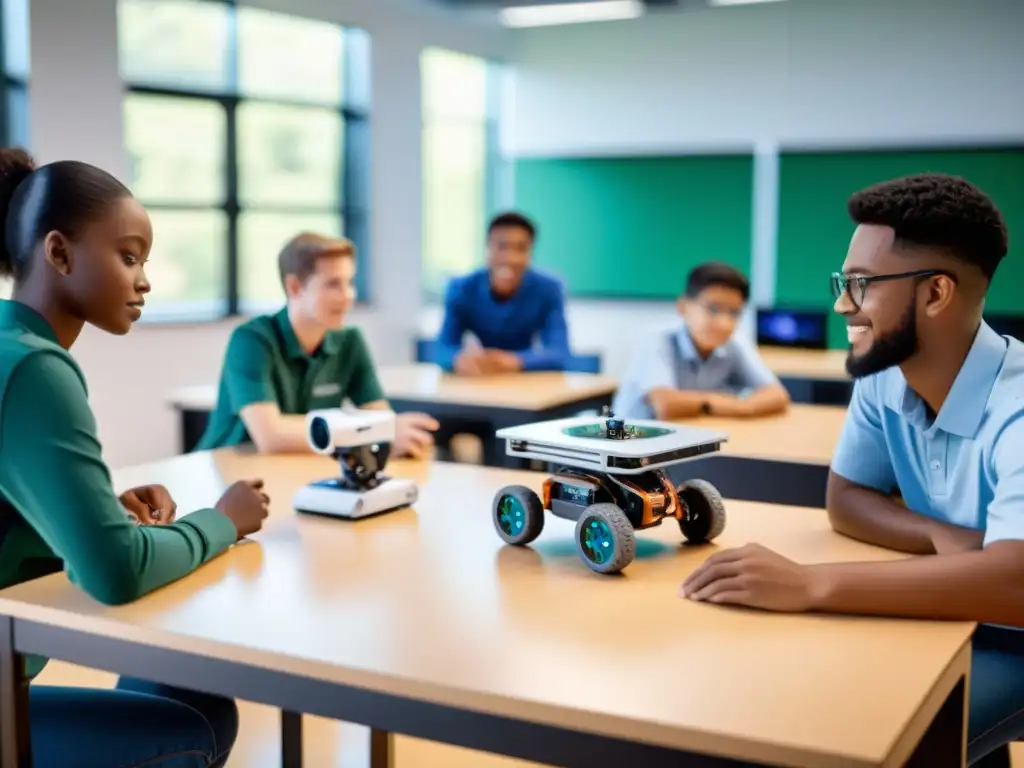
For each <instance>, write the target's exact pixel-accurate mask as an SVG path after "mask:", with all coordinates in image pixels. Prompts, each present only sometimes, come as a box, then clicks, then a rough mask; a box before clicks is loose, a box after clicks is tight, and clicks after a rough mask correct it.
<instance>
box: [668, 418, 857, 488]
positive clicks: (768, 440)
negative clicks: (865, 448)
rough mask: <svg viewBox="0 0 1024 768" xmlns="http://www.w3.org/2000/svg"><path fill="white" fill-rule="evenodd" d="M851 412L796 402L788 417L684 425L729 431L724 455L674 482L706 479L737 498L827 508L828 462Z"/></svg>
mask: <svg viewBox="0 0 1024 768" xmlns="http://www.w3.org/2000/svg"><path fill="white" fill-rule="evenodd" d="M845 420H846V408H842V407H840V406H835V405H808V404H806V403H792V404H791V405H790V406H789V408H788V409H787V411H786V412H785V413H780V414H776V415H772V416H759V417H757V418H723V417H720V416H699V417H697V418H693V419H683V420H681V421H679V423H680V424H685V425H688V426H694V427H700V428H704V429H713V430H716V431H718V432H725V433H726V434H727V435H728V436H729V439H728V441H727V442H725V443H723V444H722V449H721V453H720V454H717V455H711V456H707V457H705V458H701V459H698V460H695V461H689V462H686V463H684V464H679V465H677V466H675V467H672V468H670V470H669V474H670V475H671V477H672V479H673V480H675V481H677V482H678V481H680V480H683V479H688V478H696V477H699V478H703V479H705V480H708V481H709V482H711V483H714V485H715V486H717V487H718V489H719V490H720V491H721V492H722V493H723V494H725V495H726V496H729V497H730V498H734V499H744V500H747V501H764V502H768V503H771V504H792V505H793V506H798V507H823V506H825V486H826V484H827V483H828V472H829V463H830V462H831V461H832V454H833V452H834V451H835V447H836V444H837V443H838V442H839V435H840V434H841V433H842V430H843V424H844V422H845Z"/></svg>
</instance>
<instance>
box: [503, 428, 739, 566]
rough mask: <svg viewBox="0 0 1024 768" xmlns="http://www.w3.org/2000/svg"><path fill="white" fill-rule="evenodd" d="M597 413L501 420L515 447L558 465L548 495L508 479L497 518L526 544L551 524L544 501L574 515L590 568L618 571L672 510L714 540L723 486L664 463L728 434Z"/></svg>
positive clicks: (690, 535) (690, 537)
mask: <svg viewBox="0 0 1024 768" xmlns="http://www.w3.org/2000/svg"><path fill="white" fill-rule="evenodd" d="M602 418H603V421H595V420H594V419H593V417H574V418H569V419H556V420H553V421H543V422H537V423H533V424H523V425H520V426H516V427H510V428H507V429H502V430H499V431H498V432H497V436H498V437H499V438H503V439H504V440H505V441H506V452H507V453H508V455H509V456H514V457H517V458H521V459H539V460H541V461H544V462H547V463H549V464H554V465H555V466H556V467H558V470H557V472H556V473H555V474H552V475H551V476H549V477H548V478H546V479H545V481H544V486H543V491H542V495H541V496H538V495H537V494H536V493H535V492H534V491H533V490H532V489H530V488H527V487H526V486H522V485H509V486H506V487H504V488H502V489H501V490H499V491H498V493H497V494H496V495H495V497H494V502H493V504H492V521H493V523H494V527H495V529H496V530H497V532H498V535H499V536H500V537H501V538H502V539H503V540H504V541H505V542H506V543H507V544H512V545H516V546H524V545H526V544H529V543H530V542H532V541H533V540H534V539H536V538H537V537H538V536H539V535H540V533H541V531H542V530H543V528H544V513H545V511H548V512H550V513H551V514H553V515H555V516H557V517H561V518H564V519H566V520H574V521H575V522H576V551H577V553H578V554H579V556H580V559H582V560H583V562H584V563H586V564H587V565H588V566H589V567H590V568H591V570H593V571H595V572H597V573H602V574H610V573H618V572H619V571H621V570H622V569H624V568H625V567H626V566H627V565H629V564H630V563H631V562H632V560H633V556H634V554H635V553H636V539H635V536H634V531H637V530H642V529H644V528H652V527H654V526H656V525H660V524H661V522H662V521H663V520H665V519H666V518H670V517H671V518H675V520H676V521H677V522H678V524H679V528H680V531H681V532H682V534H683V537H684V538H685V539H686V540H687V541H689V542H693V543H700V542H708V541H712V540H713V539H715V538H717V537H718V536H719V535H720V534H721V533H722V531H723V530H724V529H725V506H724V504H723V503H722V497H721V494H719V492H718V490H717V489H716V488H715V487H714V486H713V485H712V484H711V483H709V482H707V481H705V480H687V481H685V482H683V483H681V484H680V485H679V486H678V487H676V486H675V485H673V483H672V481H671V480H670V479H669V478H668V476H667V475H666V474H665V472H664V468H666V467H669V466H672V465H674V464H679V463H681V462H684V461H690V460H692V459H696V458H700V457H703V456H707V455H709V454H711V453H714V452H716V451H718V450H720V448H721V444H722V443H723V442H725V441H726V440H727V439H728V438H727V436H726V435H724V434H722V433H719V432H713V431H710V430H706V429H696V428H692V427H685V426H682V425H679V424H671V423H663V422H658V421H651V420H636V421H633V422H632V423H631V424H626V423H625V421H624V420H623V419H620V418H616V417H615V416H614V414H612V413H611V412H610V411H609V410H608V409H607V408H606V409H605V410H604V413H603V414H602Z"/></svg>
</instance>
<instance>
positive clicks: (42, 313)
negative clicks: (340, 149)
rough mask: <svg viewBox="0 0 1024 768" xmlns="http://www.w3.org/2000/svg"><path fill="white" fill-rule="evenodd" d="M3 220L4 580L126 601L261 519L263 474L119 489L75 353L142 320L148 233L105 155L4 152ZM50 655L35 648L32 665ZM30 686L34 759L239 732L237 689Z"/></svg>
mask: <svg viewBox="0 0 1024 768" xmlns="http://www.w3.org/2000/svg"><path fill="white" fill-rule="evenodd" d="M0 222H5V224H4V230H5V231H4V232H3V237H2V238H0V276H3V277H12V278H13V279H14V294H13V299H12V300H10V301H2V302H0V588H3V587H7V586H10V585H13V584H17V583H20V582H23V581H27V580H29V579H33V578H37V577H39V576H42V575H44V574H48V573H54V572H57V571H60V570H61V569H64V570H66V571H67V573H68V575H69V577H70V578H71V580H72V581H73V582H75V583H76V584H78V585H79V586H80V587H81V588H82V589H84V590H85V591H86V592H88V593H89V595H91V596H92V597H93V598H95V599H96V600H98V601H100V602H102V603H106V604H109V605H114V604H119V603H127V602H130V601H132V600H135V599H137V598H139V597H141V596H142V595H145V594H147V593H149V592H151V591H153V590H154V589H157V588H159V587H161V586H163V585H165V584H168V583H169V582H172V581H175V580H176V579H179V578H180V577H182V576H184V575H186V574H188V573H190V572H191V571H193V570H195V569H196V568H198V567H199V566H201V565H202V564H203V563H206V562H208V561H209V560H211V559H212V558H214V557H216V556H217V555H219V554H220V553H222V552H223V551H225V550H226V549H228V547H230V546H231V545H232V544H233V543H234V542H235V541H236V540H238V539H239V538H241V537H242V536H245V535H248V534H251V533H254V532H256V531H258V530H259V529H260V527H261V526H262V523H263V519H264V518H265V517H266V515H267V503H268V499H267V497H266V496H265V495H264V494H262V493H261V491H260V488H261V487H262V483H261V482H260V481H251V482H245V481H243V482H238V483H235V484H234V485H232V486H231V487H229V488H228V489H227V491H226V492H225V493H224V495H223V496H221V498H220V500H219V501H218V502H217V504H216V507H215V508H213V509H201V510H197V511H195V512H193V513H192V514H190V515H188V516H187V517H184V518H182V519H180V520H175V519H174V517H175V512H176V508H175V504H174V501H173V499H172V498H171V497H170V494H169V493H168V492H167V489H166V488H163V487H162V486H158V485H150V486H143V487H140V488H134V489H131V490H129V491H126V492H125V493H123V494H122V495H121V497H120V499H119V498H118V497H117V496H116V495H115V494H114V491H113V489H112V488H111V478H110V473H109V471H108V470H107V467H106V465H105V464H104V463H103V458H102V456H101V450H100V443H99V440H98V438H97V436H96V425H95V422H94V419H93V414H92V412H91V411H90V409H89V402H88V399H87V396H86V385H85V379H84V377H83V375H82V372H81V370H80V369H79V367H78V365H77V364H76V363H75V361H74V360H73V359H72V357H71V355H70V354H68V350H69V349H70V347H71V345H72V344H73V343H74V342H75V340H76V339H77V338H78V335H79V334H80V333H81V331H82V328H83V326H84V325H85V324H86V323H89V324H91V325H94V326H96V327H98V328H100V329H101V330H104V331H107V332H108V333H114V334H118V335H121V334H125V333H128V331H129V330H130V329H131V326H132V323H134V322H135V321H136V320H138V319H139V317H140V315H141V313H142V305H143V303H144V297H145V295H146V294H147V293H149V289H150V286H149V282H148V281H147V280H146V275H145V272H144V267H145V263H146V258H147V256H148V254H149V249H150V245H151V242H152V232H151V229H150V221H149V217H148V216H147V214H146V211H145V210H144V209H143V207H142V206H141V205H139V203H138V202H136V200H135V199H134V198H133V197H132V196H131V193H130V192H129V191H128V190H127V189H126V188H125V187H124V186H122V185H121V183H120V182H118V181H117V180H116V179H114V178H113V177H112V176H110V175H109V174H107V173H105V172H104V171H101V170H99V169H98V168H94V167H92V166H90V165H86V164H84V163H77V162H70V161H64V162H57V163H51V164H49V165H44V166H43V167H41V168H39V169H38V170H35V169H34V165H33V162H32V160H31V158H30V157H29V156H28V155H27V154H26V153H25V152H23V151H22V150H15V149H0ZM123 364H124V365H125V369H126V370H125V375H126V376H129V377H131V376H132V375H133V374H132V371H131V370H130V369H131V367H132V366H131V364H130V361H128V360H125V361H123ZM139 381H140V383H139V386H146V385H145V384H143V383H142V380H141V379H140V380H139ZM130 518H131V519H130ZM140 523H141V524H140ZM45 663H46V660H45V659H39V658H36V657H29V658H28V659H27V665H26V666H27V670H28V673H29V675H31V676H33V677H34V676H35V675H36V674H38V672H39V671H40V670H41V669H42V667H43V665H44V664H45ZM29 699H30V740H31V746H32V751H33V763H32V764H33V765H34V766H37V768H50V767H52V768H57V767H58V766H64V765H70V764H73V763H74V764H85V763H87V764H88V765H142V764H146V765H156V764H158V763H159V765H161V766H168V767H170V766H175V768H193V767H195V768H208V767H209V766H221V765H224V763H225V762H226V760H227V756H228V753H229V752H230V750H231V748H232V746H233V744H234V741H235V737H236V735H237V730H238V711H237V708H236V706H235V703H234V702H233V701H231V700H229V699H222V698H219V697H216V696H209V695H206V694H199V693H194V692H190V691H182V690H177V689H173V688H170V687H168V686H163V685H155V684H152V683H148V682H144V681H140V680H130V679H126V678H121V679H120V680H119V682H118V684H117V688H116V689H114V690H88V689H83V688H59V687H47V686H36V685H33V686H31V688H30V693H29ZM75 756H79V757H80V758H82V759H84V760H85V763H80V762H76V757H75Z"/></svg>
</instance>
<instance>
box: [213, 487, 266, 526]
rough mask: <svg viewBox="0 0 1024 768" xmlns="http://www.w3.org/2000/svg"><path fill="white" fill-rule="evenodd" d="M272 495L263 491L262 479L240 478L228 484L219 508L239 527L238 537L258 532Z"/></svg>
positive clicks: (219, 501) (218, 504) (218, 503)
mask: <svg viewBox="0 0 1024 768" xmlns="http://www.w3.org/2000/svg"><path fill="white" fill-rule="evenodd" d="M269 504H270V497H269V496H267V494H265V493H264V492H263V481H262V480H239V481H238V482H236V483H232V484H231V485H230V486H228V489H227V490H226V491H224V494H223V495H222V496H221V497H220V500H218V501H217V509H219V510H220V511H221V512H223V513H224V514H225V515H227V517H228V519H229V520H230V521H231V522H232V523H234V524H235V528H236V529H238V538H239V539H242V538H244V537H245V536H248V535H249V534H252V533H256V531H258V530H259V529H260V528H262V527H263V521H264V520H266V518H267V506H268V505H269Z"/></svg>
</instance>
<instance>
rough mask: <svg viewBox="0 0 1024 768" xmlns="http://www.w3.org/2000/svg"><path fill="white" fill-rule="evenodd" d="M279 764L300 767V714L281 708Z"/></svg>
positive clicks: (292, 767) (288, 767) (293, 767)
mask: <svg viewBox="0 0 1024 768" xmlns="http://www.w3.org/2000/svg"><path fill="white" fill-rule="evenodd" d="M281 765H282V766H283V768H302V714H301V713H299V712H289V711H288V710H284V709H282V710H281Z"/></svg>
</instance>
